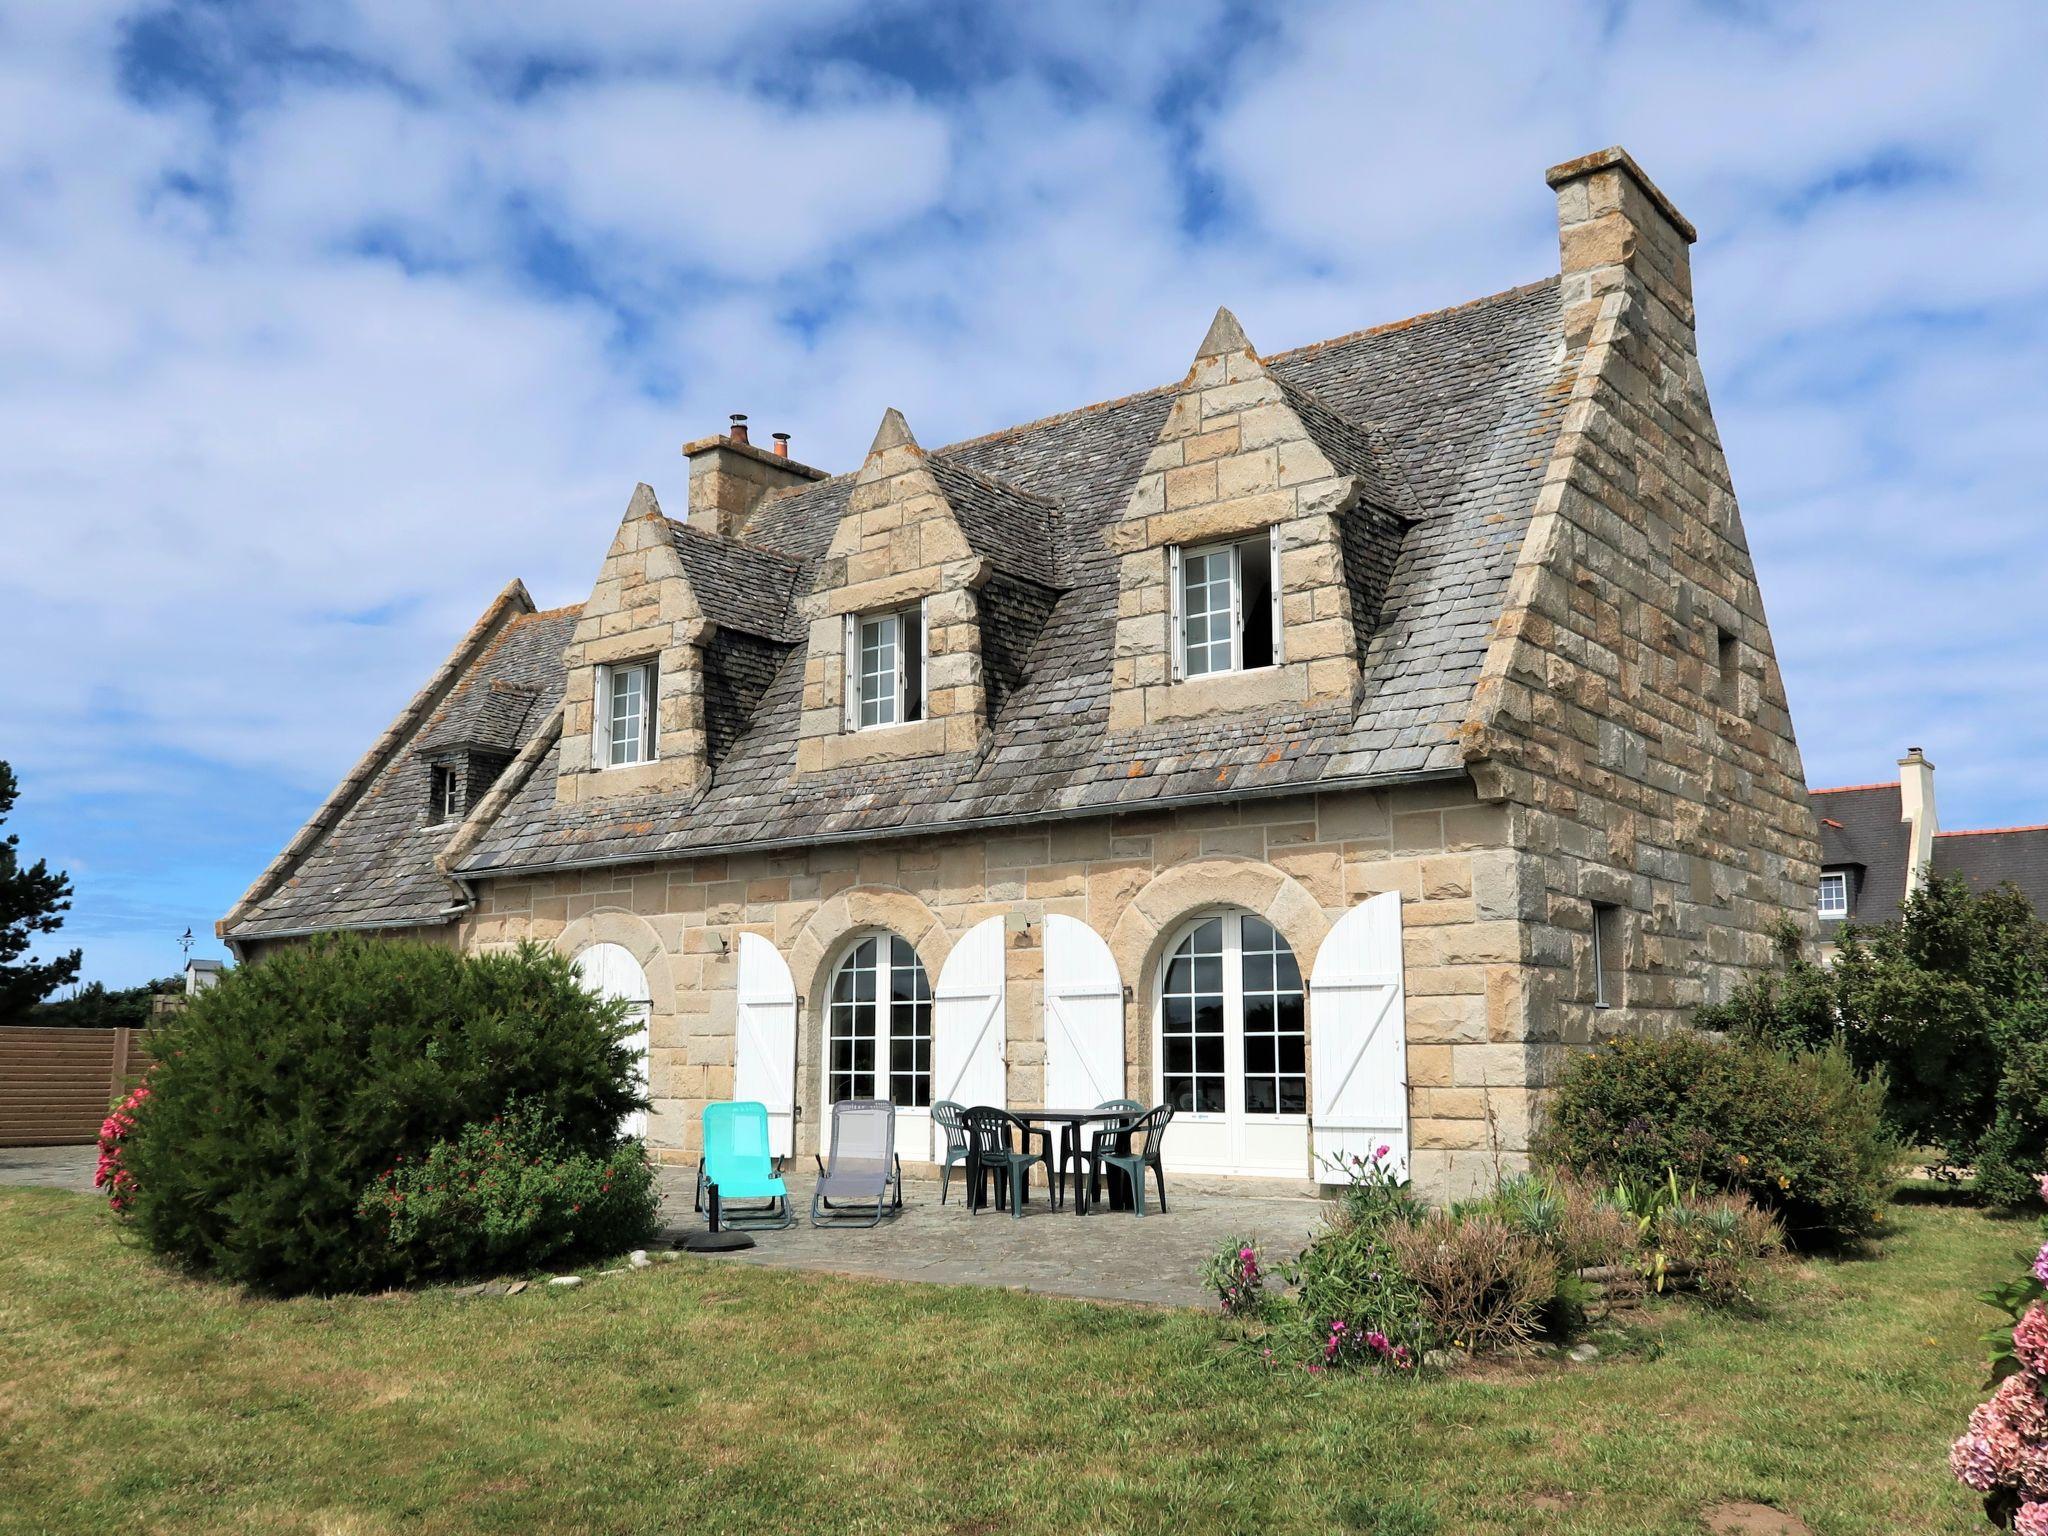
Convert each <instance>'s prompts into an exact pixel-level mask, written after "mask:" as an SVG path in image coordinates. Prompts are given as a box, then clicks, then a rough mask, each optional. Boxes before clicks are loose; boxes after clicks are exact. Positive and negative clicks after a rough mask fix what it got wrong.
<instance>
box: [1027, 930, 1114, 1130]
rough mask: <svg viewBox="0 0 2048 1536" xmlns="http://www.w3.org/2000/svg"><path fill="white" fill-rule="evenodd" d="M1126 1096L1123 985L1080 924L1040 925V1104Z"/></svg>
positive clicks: (1097, 939)
mask: <svg viewBox="0 0 2048 1536" xmlns="http://www.w3.org/2000/svg"><path fill="white" fill-rule="evenodd" d="M1123 1096H1124V986H1123V980H1122V978H1121V977H1119V976H1118V975H1117V969H1116V957H1115V956H1114V955H1112V954H1111V953H1110V952H1109V946H1108V945H1107V944H1105V943H1104V942H1103V941H1102V936H1101V935H1100V934H1098V933H1097V932H1096V931H1095V930H1094V929H1093V928H1090V927H1089V926H1088V925H1087V924H1086V923H1084V922H1082V921H1081V920H1080V919H1079V918H1075V917H1067V916H1065V915H1063V914H1061V913H1058V912H1054V913H1051V914H1049V915H1048V916H1047V917H1046V919H1045V1102H1046V1104H1047V1106H1048V1107H1050V1108H1054V1109H1087V1108H1089V1107H1091V1106H1093V1105H1096V1104H1100V1103H1102V1102H1103V1101H1104V1100H1105V1099H1120V1098H1122V1097H1123Z"/></svg>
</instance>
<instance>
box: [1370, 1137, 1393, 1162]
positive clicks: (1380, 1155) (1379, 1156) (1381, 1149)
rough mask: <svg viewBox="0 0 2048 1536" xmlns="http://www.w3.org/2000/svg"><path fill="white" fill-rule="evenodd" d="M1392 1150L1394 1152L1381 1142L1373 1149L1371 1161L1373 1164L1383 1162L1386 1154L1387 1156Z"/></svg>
mask: <svg viewBox="0 0 2048 1536" xmlns="http://www.w3.org/2000/svg"><path fill="white" fill-rule="evenodd" d="M1393 1150H1394V1149H1393V1148H1392V1147H1390V1146H1388V1145H1387V1144H1386V1143H1385V1142H1384V1141H1383V1142H1381V1143H1380V1144H1379V1146H1378V1147H1376V1148H1374V1150H1373V1154H1372V1160H1373V1161H1374V1162H1376V1163H1377V1162H1382V1161H1384V1160H1385V1158H1386V1155H1387V1154H1388V1153H1389V1152H1391V1151H1393Z"/></svg>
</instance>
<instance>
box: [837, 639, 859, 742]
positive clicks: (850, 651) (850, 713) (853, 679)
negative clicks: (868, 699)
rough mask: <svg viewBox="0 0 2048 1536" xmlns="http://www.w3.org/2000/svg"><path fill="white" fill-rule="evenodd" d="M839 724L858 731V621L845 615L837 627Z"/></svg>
mask: <svg viewBox="0 0 2048 1536" xmlns="http://www.w3.org/2000/svg"><path fill="white" fill-rule="evenodd" d="M839 680H840V693H841V694H842V695H843V697H842V699H841V700H840V704H841V708H840V714H841V715H842V716H843V718H842V720H841V721H840V723H841V724H842V725H843V726H844V727H845V728H846V729H847V730H849V731H857V730H859V729H860V619H859V617H858V616H856V615H854V614H851V613H849V614H847V615H846V616H845V617H844V618H843V619H842V620H841V621H840V625H839Z"/></svg>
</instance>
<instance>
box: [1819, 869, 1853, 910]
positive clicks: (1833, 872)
mask: <svg viewBox="0 0 2048 1536" xmlns="http://www.w3.org/2000/svg"><path fill="white" fill-rule="evenodd" d="M1830 889H1833V890H1835V891H1838V892H1839V893H1840V894H1841V901H1840V903H1839V904H1838V905H1835V906H1830V905H1829V903H1828V892H1829V890H1830ZM1814 912H1815V913H1816V915H1818V916H1820V917H1822V918H1842V917H1847V916H1848V915H1849V872H1848V871H1847V870H1846V869H1824V870H1822V871H1821V873H1820V889H1819V891H1818V892H1816V893H1815V899H1814Z"/></svg>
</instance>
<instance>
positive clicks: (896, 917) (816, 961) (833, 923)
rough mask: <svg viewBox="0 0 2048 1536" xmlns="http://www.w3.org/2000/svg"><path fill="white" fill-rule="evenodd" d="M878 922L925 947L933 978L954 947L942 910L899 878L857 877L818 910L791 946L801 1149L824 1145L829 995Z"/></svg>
mask: <svg viewBox="0 0 2048 1536" xmlns="http://www.w3.org/2000/svg"><path fill="white" fill-rule="evenodd" d="M877 929H881V930H886V931H887V932H889V933H893V934H897V935H899V936H900V937H902V938H904V939H906V940H908V941H909V943H910V947H911V948H912V949H914V950H916V951H917V958H918V963H919V964H921V965H922V966H923V967H924V972H925V975H926V976H927V977H928V978H929V979H930V981H931V983H932V985H933V986H937V985H938V982H939V972H940V971H941V970H943V969H944V968H945V964H946V956H947V955H949V954H951V953H952V950H953V940H954V938H955V935H954V934H952V933H951V932H949V931H948V929H947V928H946V925H945V924H944V923H942V922H941V921H940V920H939V917H938V914H937V913H935V912H933V911H932V909H931V908H930V907H928V906H926V905H925V903H924V902H923V901H921V900H919V899H918V898H917V897H916V896H913V895H912V894H911V893H910V892H908V891H906V890H902V889H900V888H899V887H897V886H893V885H857V886H854V887H853V888H852V889H850V890H845V891H841V892H840V893H839V894H838V895H836V896H834V897H832V898H831V899H830V900H829V901H826V902H825V903H823V904H822V905H821V906H820V907H819V908H818V910H817V911H815V912H813V913H812V914H811V916H810V918H809V920H808V921H806V922H805V923H804V925H803V927H802V928H800V929H798V930H797V934H796V937H795V939H793V940H792V941H791V942H790V946H789V970H790V974H791V975H792V976H794V977H795V978H796V985H797V995H798V999H799V1008H798V1018H797V1031H796V1107H797V1113H796V1149H797V1151H798V1152H799V1153H804V1152H815V1151H818V1150H820V1148H819V1131H820V1128H821V1126H822V1124H823V1120H824V1081H823V1070H824V1051H825V1006H824V1005H825V998H826V995H827V993H828V991H829V990H830V988H831V984H832V974H831V968H832V967H833V966H834V965H836V964H838V963H839V961H840V959H841V958H842V957H843V955H844V953H845V950H846V948H847V944H848V941H849V940H851V939H852V938H853V937H854V936H855V935H856V934H861V933H867V932H871V931H874V930H877Z"/></svg>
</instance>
